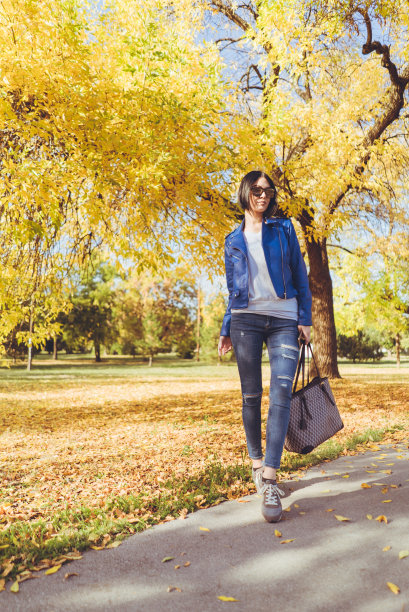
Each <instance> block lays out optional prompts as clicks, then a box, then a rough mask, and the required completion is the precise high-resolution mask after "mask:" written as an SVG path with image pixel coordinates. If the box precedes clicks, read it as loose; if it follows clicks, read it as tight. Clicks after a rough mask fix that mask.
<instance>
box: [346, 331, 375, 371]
mask: <svg viewBox="0 0 409 612" xmlns="http://www.w3.org/2000/svg"><path fill="white" fill-rule="evenodd" d="M337 346H338V354H339V356H340V357H346V358H347V359H352V361H353V362H354V363H355V361H357V360H358V361H369V360H371V359H372V361H379V360H380V359H382V357H383V352H382V346H381V345H380V343H379V341H378V340H376V339H375V338H371V337H370V336H369V335H368V334H367V333H366V332H363V331H362V330H359V331H358V333H357V334H355V335H354V336H344V335H343V334H339V335H338V337H337Z"/></svg>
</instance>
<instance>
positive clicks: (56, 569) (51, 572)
mask: <svg viewBox="0 0 409 612" xmlns="http://www.w3.org/2000/svg"><path fill="white" fill-rule="evenodd" d="M59 569H61V564H60V565H54V567H50V568H49V569H48V570H46V571H45V573H46V575H47V576H49V575H50V574H55V573H56V572H58V570H59Z"/></svg>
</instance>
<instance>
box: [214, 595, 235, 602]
mask: <svg viewBox="0 0 409 612" xmlns="http://www.w3.org/2000/svg"><path fill="white" fill-rule="evenodd" d="M217 599H220V601H240V600H239V599H235V598H234V597H228V596H226V595H218V596H217Z"/></svg>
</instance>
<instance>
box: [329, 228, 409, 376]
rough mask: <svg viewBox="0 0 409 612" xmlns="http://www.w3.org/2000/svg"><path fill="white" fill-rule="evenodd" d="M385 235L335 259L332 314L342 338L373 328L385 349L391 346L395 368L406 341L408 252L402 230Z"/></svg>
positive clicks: (408, 332)
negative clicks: (333, 306)
mask: <svg viewBox="0 0 409 612" xmlns="http://www.w3.org/2000/svg"><path fill="white" fill-rule="evenodd" d="M386 233H387V236H386V237H385V238H384V239H381V238H380V237H379V236H377V237H376V240H373V241H371V240H369V241H368V242H367V244H366V245H365V246H363V247H361V248H360V249H356V250H355V252H353V253H344V254H343V255H342V256H339V262H338V267H337V276H338V279H339V280H338V283H337V287H336V315H337V325H338V328H339V329H340V331H341V332H342V333H343V334H345V335H348V336H352V335H355V334H357V333H359V332H360V331H361V330H365V329H368V328H371V327H372V328H375V329H376V330H377V331H378V332H379V333H380V334H381V336H382V337H383V341H384V345H385V346H387V347H388V348H391V347H392V346H393V345H394V346H395V350H396V362H397V365H399V363H400V349H401V343H402V340H404V343H405V341H407V340H408V339H409V249H408V242H407V233H406V231H405V232H394V233H393V232H392V226H389V227H388V226H387V227H386Z"/></svg>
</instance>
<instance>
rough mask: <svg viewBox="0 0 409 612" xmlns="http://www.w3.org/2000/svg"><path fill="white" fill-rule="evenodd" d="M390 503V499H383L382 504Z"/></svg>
mask: <svg viewBox="0 0 409 612" xmlns="http://www.w3.org/2000/svg"><path fill="white" fill-rule="evenodd" d="M391 501H392V500H391V499H383V500H382V503H383V504H390V502H391Z"/></svg>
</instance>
